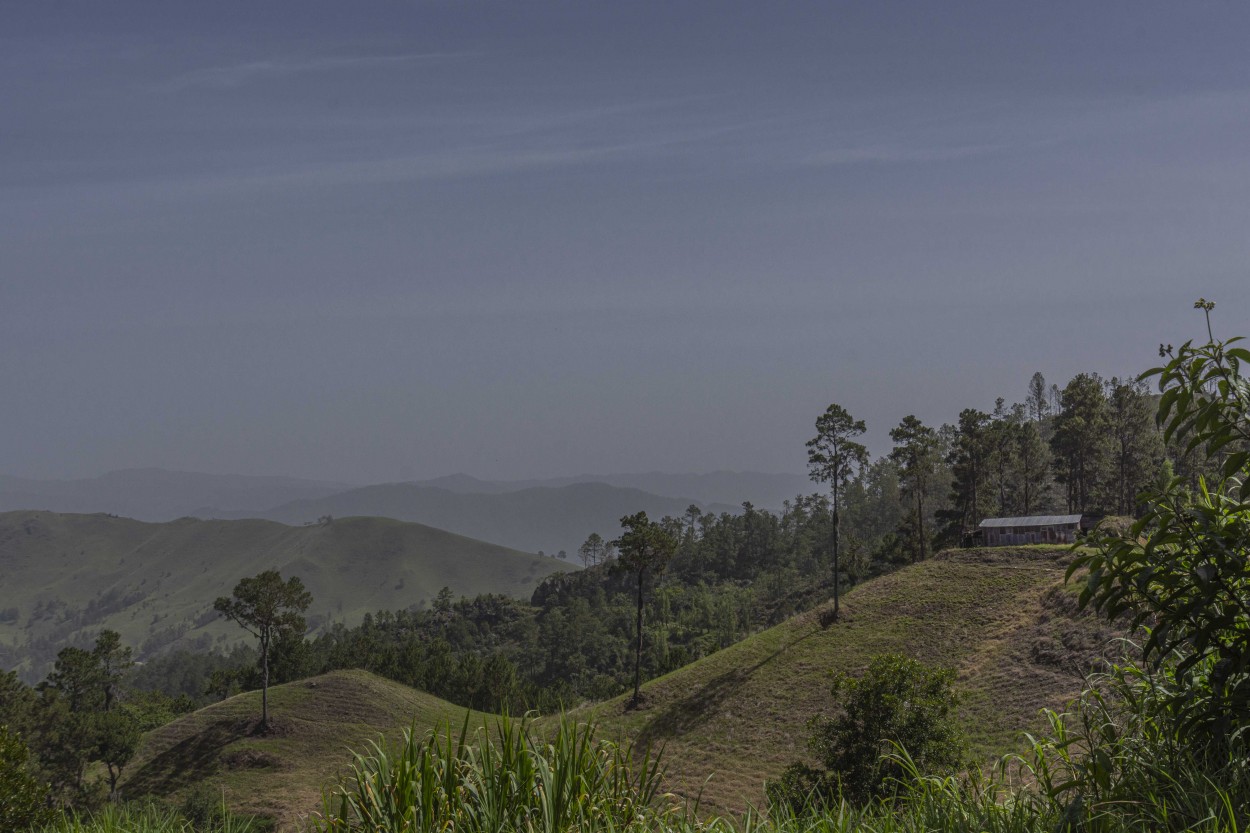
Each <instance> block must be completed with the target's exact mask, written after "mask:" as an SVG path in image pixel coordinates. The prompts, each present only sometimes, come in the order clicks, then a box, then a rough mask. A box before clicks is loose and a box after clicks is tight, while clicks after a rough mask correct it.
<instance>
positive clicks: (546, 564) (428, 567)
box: [0, 512, 570, 679]
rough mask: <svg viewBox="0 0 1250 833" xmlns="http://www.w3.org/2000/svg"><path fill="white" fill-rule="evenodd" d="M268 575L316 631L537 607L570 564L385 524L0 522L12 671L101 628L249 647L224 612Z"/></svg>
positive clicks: (142, 652)
mask: <svg viewBox="0 0 1250 833" xmlns="http://www.w3.org/2000/svg"><path fill="white" fill-rule="evenodd" d="M269 568H277V569H278V570H280V571H281V572H282V573H283V575H286V576H290V575H295V576H299V577H300V578H301V579H303V581H304V583H305V585H306V586H307V587H308V589H309V590H310V591H311V592H312V594H313V599H314V601H313V606H312V607H311V608H310V609H309V611H308V614H309V622H310V624H311V625H313V626H316V625H318V624H324V623H326V622H328V621H346V622H349V623H355V622H357V621H359V619H360V618H361V617H362V616H363V615H364V614H365V613H366V612H370V611H377V610H381V609H386V610H397V609H402V608H407V607H409V606H411V605H414V604H420V603H424V602H426V601H428V600H430V599H432V598H433V597H434V596H435V595H436V594H437V593H438V591H439V590H440V589H441V588H442V587H444V586H446V587H450V588H451V589H452V591H453V592H454V593H456V594H457V595H468V596H473V595H476V594H478V593H487V592H494V593H504V594H507V595H511V596H518V597H528V596H529V594H530V593H531V592H532V591H533V589H534V588H535V587H536V586H537V585H538V583H539V581H541V580H542V578H543V577H544V576H546V575H548V574H549V573H551V572H554V571H558V570H563V569H570V565H569V564H567V563H565V562H560V561H556V560H554V559H550V558H539V557H537V556H534V555H530V554H528V553H523V552H519V551H517V550H510V549H507V548H504V547H499V546H496V545H494V544H487V543H485V542H483V541H475V540H472V539H470V538H464V537H462V536H459V535H453V534H451V533H449V532H444V531H443V530H440V529H433V528H431V527H428V526H422V525H420V524H413V523H403V522H400V521H395V520H390V519H387V518H337V519H335V520H334V521H332V522H330V523H322V524H317V525H313V526H300V527H291V526H285V525H283V524H279V523H274V522H272V521H261V520H244V521H200V520H195V519H191V518H184V519H182V520H178V521H171V522H169V523H164V524H148V523H141V522H139V521H134V520H130V519H128V518H117V517H110V516H107V515H58V514H54V513H51V512H10V513H5V514H0V612H5V615H4V617H3V620H0V660H3V661H0V667H6V668H7V667H15V666H18V664H19V663H23V667H22V671H23V673H24V674H25V675H26V676H27V677H28V678H32V679H34V678H39V677H42V675H43V673H44V671H45V670H46V669H45V667H44V666H46V664H47V663H48V662H49V661H50V660H51V659H52V658H53V657H54V656H55V654H56V651H57V650H59V649H60V648H62V647H64V646H65V645H67V644H72V643H74V642H75V641H79V642H83V641H86V640H87V639H89V638H90V636H91V634H94V633H95V632H96V631H97V630H98V629H99V628H101V627H108V628H112V629H114V630H116V631H118V632H119V633H121V635H122V639H123V641H124V642H126V643H127V644H130V645H133V646H136V647H138V648H139V651H138V654H139V656H140V657H141V658H142V657H143V656H148V655H152V654H154V653H157V652H159V651H161V650H163V649H165V648H167V647H170V646H172V645H175V644H177V645H180V646H191V647H199V648H201V649H203V648H208V647H211V646H212V645H214V644H217V643H221V642H224V641H234V640H237V639H241V638H243V633H242V631H240V630H239V629H238V628H237V627H235V626H233V625H230V624H228V623H225V622H222V621H221V620H220V618H219V617H218V616H217V615H216V614H215V613H214V612H213V610H212V605H213V600H214V599H216V598H217V597H218V596H223V595H229V594H230V592H231V590H232V589H233V588H234V585H235V583H237V582H238V580H239V579H240V578H243V577H244V576H249V575H254V574H256V573H258V572H260V571H261V570H264V569H269ZM28 642H29V644H26V643H28ZM23 646H25V647H23Z"/></svg>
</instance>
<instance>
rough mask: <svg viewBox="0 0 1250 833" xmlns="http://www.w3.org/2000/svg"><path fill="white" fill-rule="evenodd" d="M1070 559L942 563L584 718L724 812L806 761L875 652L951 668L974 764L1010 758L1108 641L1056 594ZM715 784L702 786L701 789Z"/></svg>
mask: <svg viewBox="0 0 1250 833" xmlns="http://www.w3.org/2000/svg"><path fill="white" fill-rule="evenodd" d="M1067 555H1068V553H1067V552H1066V550H1055V549H1046V548H1018V549H999V550H967V551H956V552H947V553H942V554H941V555H939V556H937V557H935V558H933V559H932V560H929V561H926V562H923V563H920V564H916V565H913V566H910V567H907V568H905V569H902V570H899V571H898V572H896V573H893V574H890V575H887V576H884V577H881V578H878V579H876V580H874V581H871V582H868V583H865V584H863V585H861V586H859V587H857V588H855V589H854V590H853V591H851V592H850V593H848V594H847V595H846V596H845V597H844V599H843V604H842V619H841V621H840V622H839V623H837V624H834V625H830V626H829V627H827V628H825V627H822V626H821V623H820V619H821V614H822V613H823V612H825V610H827V609H829V608H830V607H831V605H826V606H824V607H822V608H820V609H818V610H814V611H811V612H809V613H806V614H803V615H801V616H798V617H796V618H794V619H791V620H789V621H787V622H785V623H783V624H781V625H779V626H777V627H775V628H772V629H770V630H767V631H764V632H762V633H760V634H757V635H755V636H753V637H751V638H749V639H746V640H744V641H743V642H740V643H738V644H736V645H733V646H731V647H729V648H726V649H725V650H723V651H720V652H718V653H716V654H713V655H712V656H710V657H707V658H705V659H703V660H700V661H699V662H696V663H693V664H692V665H689V666H686V667H685V668H682V669H680V670H678V671H676V672H673V673H671V674H669V675H667V676H665V677H661V678H659V679H657V680H653V681H652V682H651V683H649V684H647V685H646V686H644V687H643V695H644V698H645V702H644V703H643V705H642V707H641V708H639V709H637V710H635V711H629V710H626V709H625V707H624V703H625V698H618V699H616V700H613V701H609V702H607V703H603V704H599V705H595V706H590V707H586V708H584V709H581V710H579V711H578V712H576V713H575V715H576V717H577V718H578V719H582V720H595V721H598V722H599V723H600V724H601V726H602V727H603V730H604V731H605V732H607V733H609V734H618V733H619V734H621V735H624V736H628V737H632V738H637V739H640V740H641V741H643V742H649V743H651V744H653V745H654V746H657V747H658V746H663V747H664V757H665V759H666V760H667V762H668V766H669V772H670V788H672V789H674V790H676V791H678V792H680V793H684V794H686V795H690V796H694V795H697V794H698V793H699V792H700V791H702V793H703V803H704V805H706V806H708V807H710V808H712V809H715V810H718V811H737V810H741V809H743V808H744V807H745V805H746V803H747V802H751V803H756V804H758V803H760V802H762V800H763V789H762V787H763V782H764V780H765V779H766V778H770V777H774V776H776V775H777V774H778V773H780V771H781V770H782V769H783V768H784V767H785V765H786V764H787V763H789V762H790V761H792V760H794V759H795V758H798V757H802V756H805V754H806V748H805V742H806V738H807V734H808V731H807V728H806V727H807V722H808V720H809V719H810V718H812V717H813V716H814V715H817V714H820V713H822V712H827V711H829V710H830V709H831V707H832V700H831V696H830V694H829V675H830V672H833V671H847V672H852V673H858V672H859V671H861V670H862V669H863V668H865V667H866V666H867V664H868V660H869V658H870V657H871V656H873V655H874V654H878V653H886V652H902V653H905V654H907V655H909V656H912V657H914V658H917V659H920V660H922V661H924V662H927V663H931V664H939V665H947V666H953V667H955V668H956V669H957V670H958V673H959V689H960V691H961V692H962V694H963V697H964V705H963V707H962V718H963V722H964V725H965V727H966V730H967V733H968V735H969V739H970V741H971V743H972V746H973V750H974V753H975V754H976V755H978V756H979V757H982V758H985V757H989V756H996V755H999V754H1002V753H1005V752H1008V751H1012V750H1015V749H1017V748H1018V744H1019V734H1020V732H1022V731H1024V730H1026V729H1033V728H1038V727H1039V726H1040V721H1039V718H1038V710H1039V709H1041V708H1042V707H1044V706H1050V707H1056V706H1060V705H1062V704H1063V703H1064V702H1065V701H1066V700H1067V699H1068V698H1070V697H1072V696H1073V695H1075V694H1076V693H1077V692H1079V690H1080V688H1081V679H1080V676H1079V673H1078V672H1079V670H1080V667H1081V666H1082V664H1083V663H1085V662H1087V661H1088V660H1089V658H1090V657H1091V655H1093V654H1095V653H1096V652H1097V651H1099V650H1100V649H1101V647H1102V646H1103V645H1104V643H1105V642H1106V640H1107V639H1108V638H1110V637H1111V636H1112V634H1111V632H1110V631H1109V630H1106V629H1105V628H1103V627H1101V626H1099V625H1098V624H1096V623H1095V622H1094V621H1093V620H1091V619H1089V618H1088V617H1085V616H1082V615H1078V614H1077V612H1076V609H1075V603H1074V595H1073V593H1072V592H1071V590H1069V589H1065V588H1063V587H1062V582H1063V569H1064V562H1065V560H1066V556H1067ZM709 776H710V780H709Z"/></svg>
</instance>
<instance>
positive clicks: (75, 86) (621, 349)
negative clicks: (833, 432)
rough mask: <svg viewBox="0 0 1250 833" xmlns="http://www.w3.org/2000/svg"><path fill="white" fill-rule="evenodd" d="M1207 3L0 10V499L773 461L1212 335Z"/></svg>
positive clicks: (1235, 91) (1239, 65)
mask: <svg viewBox="0 0 1250 833" xmlns="http://www.w3.org/2000/svg"><path fill="white" fill-rule="evenodd" d="M1248 31H1250V8H1248V7H1245V6H1241V5H1233V4H1223V5H1218V6H1216V5H1201V6H1199V5H1191V4H1187V5H1177V4H1169V3H1127V2H1108V3H1099V4H1088V3H1075V2H1059V3H1051V4H1044V5H1041V4H1028V5H1024V4H1000V3H989V2H984V3H967V4H959V5H958V6H948V5H940V6H939V5H933V4H924V3H879V4H878V3H874V4H850V3H829V4H818V5H812V6H778V5H775V4H761V3H745V2H716V3H712V2H691V3H682V4H669V3H660V2H639V3H630V4H624V3H598V2H585V3H578V4H560V3H549V2H536V3H532V4H524V5H516V4H505V3H495V2H479V3H474V4H458V3H447V2H435V1H434V0H431V1H430V2H398V0H394V1H392V0H386V2H381V0H379V2H376V3H365V4H346V3H341V2H316V1H315V0H308V1H307V2H299V3H295V2H291V0H286V1H285V2H272V3H265V4H255V3H239V2H230V1H227V2H221V3H214V4H199V5H193V6H186V5H183V4H168V3H159V2H138V1H137V0H119V2H115V3H110V4H99V3H89V2H82V0H70V1H69V2H63V3H55V4H47V3H39V4H36V3H14V4H6V5H5V6H4V7H2V8H0V70H2V71H3V73H4V77H5V79H6V82H7V83H6V84H4V85H0V114H3V115H0V143H2V144H0V146H3V148H4V152H3V153H2V154H0V254H2V255H3V259H2V260H0V262H2V263H3V264H4V271H5V280H4V281H3V283H2V284H0V355H2V356H3V359H0V384H2V385H3V390H4V396H3V405H2V406H0V424H3V426H4V428H5V430H4V432H3V435H2V436H0V472H4V473H7V474H11V475H15V476H22V477H34V478H81V477H91V476H96V475H98V474H101V473H103V472H106V471H110V470H115V469H123V468H143V467H158V468H164V469H170V470H182V471H191V472H207V473H221V474H246V475H259V476H267V475H276V476H289V477H297V478H304V479H312V480H328V481H341V482H345V483H350V484H364V483H378V482H400V481H411V480H426V479H431V478H434V477H439V476H444V475H448V474H452V473H459V472H464V473H469V474H471V475H473V476H475V477H479V478H482V479H487V480H522V479H540V478H551V477H560V476H577V475H579V474H583V473H587V472H601V473H616V472H638V473H642V472H650V471H667V472H712V471H718V470H733V471H759V472H775V473H794V474H801V473H803V472H804V470H805V451H804V442H805V441H806V440H807V439H808V438H809V437H810V436H811V434H812V433H813V423H814V420H815V418H816V416H817V415H818V414H819V413H820V412H821V411H822V410H823V409H824V407H825V406H826V405H828V404H829V403H830V402H837V403H839V404H841V405H843V406H844V407H846V408H847V409H848V410H849V411H850V412H851V413H852V414H854V415H855V416H856V417H858V418H861V419H864V420H866V421H867V423H868V425H869V429H870V430H869V435H868V441H869V445H870V447H871V449H872V450H873V451H874V453H877V454H880V453H884V452H885V451H887V450H888V448H889V440H888V431H889V429H890V428H891V427H893V426H894V425H896V424H897V423H898V421H899V420H900V419H901V418H902V417H904V416H905V415H907V414H912V413H914V414H916V415H917V416H919V417H920V418H921V419H922V420H924V421H925V422H927V423H930V424H934V425H936V424H940V423H943V422H953V421H955V419H956V418H957V415H958V411H959V410H960V409H961V408H964V407H978V408H981V409H983V410H990V409H992V407H993V404H994V399H995V398H996V397H999V396H1002V397H1005V398H1006V399H1007V400H1008V401H1009V402H1011V401H1022V400H1023V399H1024V397H1025V394H1026V385H1027V383H1028V380H1029V377H1030V376H1031V375H1032V374H1033V373H1034V372H1035V371H1041V372H1042V373H1043V374H1045V376H1046V378H1047V381H1048V382H1049V383H1058V384H1060V385H1062V384H1063V383H1064V382H1066V381H1067V380H1068V379H1069V378H1071V376H1073V375H1074V374H1076V373H1078V372H1083V371H1097V372H1100V373H1102V374H1104V375H1107V376H1111V375H1121V376H1122V375H1127V374H1134V373H1137V372H1139V371H1141V370H1144V369H1146V368H1147V367H1148V366H1150V365H1151V364H1152V363H1154V361H1155V358H1156V348H1157V346H1158V344H1159V343H1160V342H1170V343H1174V344H1179V343H1181V342H1182V341H1184V340H1186V339H1188V338H1205V330H1204V328H1203V326H1202V320H1201V316H1200V314H1198V313H1196V312H1195V311H1194V310H1192V309H1191V305H1192V302H1193V301H1194V300H1195V299H1196V298H1197V297H1198V296H1205V297H1207V298H1211V299H1214V300H1215V301H1216V302H1217V304H1218V306H1217V308H1216V310H1215V313H1214V320H1215V324H1216V327H1217V334H1218V335H1221V336H1225V337H1227V336H1233V335H1238V334H1243V333H1246V332H1247V329H1248V328H1247V327H1246V322H1248V321H1250V293H1247V286H1250V280H1248V278H1250V275H1248V274H1247V272H1248V269H1247V267H1248V265H1250V235H1247V233H1246V229H1247V228H1250V158H1248V156H1247V151H1246V148H1247V146H1248V142H1247V136H1250V51H1247V50H1246V49H1245V35H1246V33H1247V32H1248Z"/></svg>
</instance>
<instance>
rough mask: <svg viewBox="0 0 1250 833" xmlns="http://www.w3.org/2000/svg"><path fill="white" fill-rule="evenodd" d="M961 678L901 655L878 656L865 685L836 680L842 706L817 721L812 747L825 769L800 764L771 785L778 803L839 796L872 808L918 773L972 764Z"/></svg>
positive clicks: (810, 803)
mask: <svg viewBox="0 0 1250 833" xmlns="http://www.w3.org/2000/svg"><path fill="white" fill-rule="evenodd" d="M954 679H955V672H954V671H953V670H950V669H938V668H930V667H928V666H926V665H924V664H923V663H920V662H917V661H915V660H912V659H908V658H907V657H904V656H900V655H898V654H884V655H881V656H877V657H874V658H873V659H872V661H871V662H870V663H869V665H868V670H867V671H866V672H865V673H864V675H863V676H862V677H860V678H858V679H856V678H854V677H850V676H848V675H846V674H839V675H837V676H836V677H835V678H834V683H833V696H834V699H835V700H838V701H840V702H841V703H842V710H841V712H840V713H839V714H838V715H836V716H835V717H833V718H827V717H824V718H816V719H815V720H813V721H812V735H811V737H810V738H809V740H808V746H809V747H810V748H811V750H812V752H813V754H815V755H816V757H817V758H818V760H819V761H820V763H821V764H822V765H823V766H824V768H825V770H824V771H823V772H822V771H820V770H817V769H814V768H812V767H810V766H808V765H806V764H802V763H795V764H791V765H790V767H789V768H787V769H786V771H785V772H784V773H783V774H782V777H781V779H780V780H778V781H775V782H771V783H769V784H768V786H767V792H768V798H769V801H770V803H772V804H773V805H776V806H779V807H789V808H790V809H792V810H795V811H798V810H801V809H803V808H812V807H815V806H822V805H826V806H827V805H830V804H832V803H833V802H835V801H837V800H838V799H839V798H844V799H846V800H847V801H850V802H851V803H853V804H866V803H868V802H870V801H871V800H873V799H874V798H879V797H883V796H887V795H889V794H891V793H893V792H894V791H895V790H896V788H897V787H898V786H899V784H900V783H901V782H903V781H905V780H907V779H908V778H912V777H914V775H915V773H922V774H942V773H947V772H953V771H955V770H957V769H958V768H959V767H960V766H961V765H962V763H963V760H964V749H965V745H964V741H963V737H962V734H961V732H960V730H959V726H958V723H957V721H956V718H957V716H956V714H955V708H956V706H957V705H958V698H957V696H956V694H955V692H954V690H953V688H952V683H953V682H954Z"/></svg>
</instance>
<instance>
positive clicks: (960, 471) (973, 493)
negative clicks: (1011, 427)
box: [939, 408, 990, 543]
mask: <svg viewBox="0 0 1250 833" xmlns="http://www.w3.org/2000/svg"><path fill="white" fill-rule="evenodd" d="M989 421H990V415H989V414H987V413H985V412H984V411H978V410H977V409H975V408H965V409H964V410H962V411H960V413H959V424H958V425H957V426H955V427H954V428H953V430H950V435H951V442H950V445H949V449H950V450H949V452H948V453H947V463H948V464H949V465H950V467H951V475H952V478H953V479H952V483H951V506H950V508H949V509H944V510H942V511H941V512H940V513H939V517H941V518H943V519H944V520H945V521H946V532H945V537H946V538H947V539H948V540H950V541H951V542H953V543H959V542H960V541H961V540H962V539H963V536H964V533H965V532H967V531H968V530H970V529H973V528H975V527H976V526H977V524H978V523H980V522H981V519H982V518H984V517H985V516H986V509H987V505H988V503H989V501H988V500H987V495H986V483H987V481H988V467H987V458H988V457H989V450H988V448H987V440H986V430H987V426H988V425H989Z"/></svg>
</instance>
